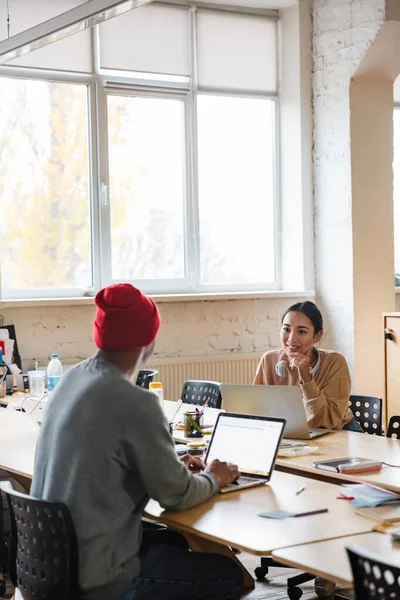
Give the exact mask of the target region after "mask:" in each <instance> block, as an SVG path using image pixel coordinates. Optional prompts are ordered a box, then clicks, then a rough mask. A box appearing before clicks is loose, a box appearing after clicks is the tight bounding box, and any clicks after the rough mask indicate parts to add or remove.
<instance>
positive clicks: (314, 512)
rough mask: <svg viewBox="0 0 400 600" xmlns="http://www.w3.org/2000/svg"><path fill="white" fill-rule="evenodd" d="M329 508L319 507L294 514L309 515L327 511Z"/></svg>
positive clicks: (298, 515)
mask: <svg viewBox="0 0 400 600" xmlns="http://www.w3.org/2000/svg"><path fill="white" fill-rule="evenodd" d="M327 512H328V509H327V508H319V509H317V510H309V511H307V512H303V513H297V514H295V515H293V516H295V517H308V516H310V515H319V514H320V513H327Z"/></svg>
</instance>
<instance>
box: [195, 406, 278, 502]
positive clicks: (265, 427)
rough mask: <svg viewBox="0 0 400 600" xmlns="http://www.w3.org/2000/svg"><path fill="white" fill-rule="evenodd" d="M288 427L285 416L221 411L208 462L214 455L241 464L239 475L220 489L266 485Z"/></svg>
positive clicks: (233, 489) (224, 490) (222, 459)
mask: <svg viewBox="0 0 400 600" xmlns="http://www.w3.org/2000/svg"><path fill="white" fill-rule="evenodd" d="M284 427H285V420H284V419H275V418H272V417H262V416H261V417H259V416H255V415H241V414H233V413H220V414H219V415H218V419H217V422H216V424H215V427H214V431H213V435H212V438H211V441H210V444H209V446H208V450H207V454H206V458H205V463H206V464H208V465H209V464H211V463H212V461H213V460H214V459H215V458H218V459H219V460H221V461H227V462H231V463H234V464H237V465H238V466H239V470H240V472H241V475H240V477H239V479H238V480H237V481H236V482H234V483H231V484H229V485H228V486H226V487H224V488H221V489H220V493H222V494H224V493H227V492H235V491H237V490H240V489H243V488H249V487H254V486H257V485H264V484H265V483H267V482H268V481H269V480H270V479H271V475H272V471H273V469H274V466H275V460H276V455H277V453H278V448H279V444H280V442H281V439H282V435H283V430H284Z"/></svg>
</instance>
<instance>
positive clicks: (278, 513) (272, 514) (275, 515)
mask: <svg viewBox="0 0 400 600" xmlns="http://www.w3.org/2000/svg"><path fill="white" fill-rule="evenodd" d="M294 515H295V513H291V512H287V511H286V510H269V511H268V512H263V513H260V514H259V515H258V516H259V517H265V518H266V519H288V518H289V517H293V516H294Z"/></svg>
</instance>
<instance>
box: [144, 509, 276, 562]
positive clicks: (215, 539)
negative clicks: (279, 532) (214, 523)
mask: <svg viewBox="0 0 400 600" xmlns="http://www.w3.org/2000/svg"><path fill="white" fill-rule="evenodd" d="M143 516H144V517H146V519H149V520H150V521H156V522H157V523H164V525H168V527H169V528H170V529H174V530H175V531H178V532H182V533H187V534H188V535H196V536H197V537H199V538H203V539H205V540H210V541H211V542H215V543H216V544H221V545H225V546H228V542H221V540H220V538H218V537H216V536H213V535H209V534H205V533H202V532H201V531H197V530H196V531H193V527H190V526H187V525H181V523H176V522H175V521H169V520H168V517H167V518H165V516H163V514H161V515H160V516H158V517H156V516H153V515H151V514H150V513H148V512H146V511H144V513H143ZM233 545H234V546H235V548H239V550H243V552H248V553H249V554H253V555H254V556H271V554H272V552H271V550H254V549H253V548H248V547H247V546H244V545H243V544H238V543H236V542H235V543H234V544H233Z"/></svg>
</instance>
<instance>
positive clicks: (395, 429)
mask: <svg viewBox="0 0 400 600" xmlns="http://www.w3.org/2000/svg"><path fill="white" fill-rule="evenodd" d="M386 436H387V437H390V438H395V439H399V438H400V415H393V417H390V421H389V426H388V430H387V434H386Z"/></svg>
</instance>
